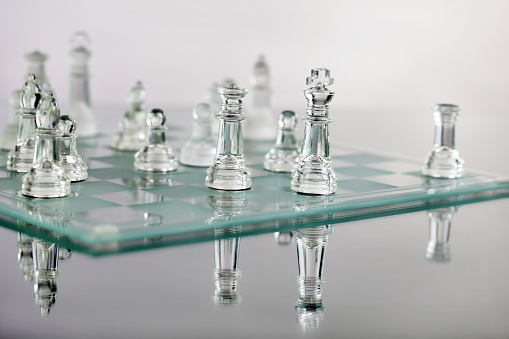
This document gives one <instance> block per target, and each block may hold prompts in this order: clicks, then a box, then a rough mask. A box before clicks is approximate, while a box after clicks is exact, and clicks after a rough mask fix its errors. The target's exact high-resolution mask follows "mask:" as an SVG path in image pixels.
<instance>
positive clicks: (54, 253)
mask: <svg viewBox="0 0 509 339" xmlns="http://www.w3.org/2000/svg"><path fill="white" fill-rule="evenodd" d="M32 253H33V265H34V270H33V273H32V274H33V276H34V298H35V304H36V305H37V306H38V307H39V308H40V310H41V315H42V316H47V315H49V312H50V309H51V307H53V305H55V302H56V299H57V277H58V275H59V274H60V271H59V270H58V261H59V246H58V245H57V244H54V243H51V242H47V241H43V240H40V239H33V241H32Z"/></svg>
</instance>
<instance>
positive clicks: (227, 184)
mask: <svg viewBox="0 0 509 339" xmlns="http://www.w3.org/2000/svg"><path fill="white" fill-rule="evenodd" d="M205 185H206V186H207V187H210V188H213V189H217V190H225V191H241V190H247V189H250V188H251V171H250V170H249V169H248V168H247V167H246V166H245V165H244V160H243V159H238V158H237V157H235V156H231V155H230V156H220V157H216V159H215V164H214V165H212V166H211V167H209V169H207V177H206V178H205Z"/></svg>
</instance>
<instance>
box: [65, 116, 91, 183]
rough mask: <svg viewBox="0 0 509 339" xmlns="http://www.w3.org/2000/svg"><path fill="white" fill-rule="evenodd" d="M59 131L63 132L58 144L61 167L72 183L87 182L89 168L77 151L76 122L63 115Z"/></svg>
mask: <svg viewBox="0 0 509 339" xmlns="http://www.w3.org/2000/svg"><path fill="white" fill-rule="evenodd" d="M58 129H59V130H60V132H61V135H60V137H59V144H58V150H59V154H60V167H62V169H63V170H64V172H65V175H66V176H67V177H68V178H69V179H70V180H71V182H78V181H83V180H85V179H86V178H88V172H87V169H88V167H87V165H86V164H85V162H84V161H83V159H82V158H81V156H80V155H79V154H78V151H77V150H76V122H75V121H74V120H72V119H71V118H70V117H69V116H68V115H62V116H61V117H60V122H59V123H58Z"/></svg>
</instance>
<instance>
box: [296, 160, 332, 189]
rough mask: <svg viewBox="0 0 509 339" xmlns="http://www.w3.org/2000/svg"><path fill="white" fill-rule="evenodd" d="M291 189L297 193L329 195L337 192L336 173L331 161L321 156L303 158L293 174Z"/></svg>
mask: <svg viewBox="0 0 509 339" xmlns="http://www.w3.org/2000/svg"><path fill="white" fill-rule="evenodd" d="M290 187H291V189H292V190H293V191H295V192H297V193H302V194H315V195H329V194H333V193H334V192H336V189H337V188H338V184H337V182H336V173H335V172H334V169H332V167H331V164H330V162H329V161H327V160H326V159H324V158H323V157H320V156H314V157H308V158H307V159H304V160H302V161H301V162H300V163H299V164H298V165H297V168H296V169H295V171H294V172H293V175H292V182H291V185H290Z"/></svg>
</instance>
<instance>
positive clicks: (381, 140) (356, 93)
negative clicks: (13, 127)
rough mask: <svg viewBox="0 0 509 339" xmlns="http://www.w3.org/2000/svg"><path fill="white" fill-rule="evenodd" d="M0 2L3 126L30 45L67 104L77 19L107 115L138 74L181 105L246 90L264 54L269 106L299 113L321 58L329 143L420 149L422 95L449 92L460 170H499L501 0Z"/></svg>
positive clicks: (503, 99) (507, 30)
mask: <svg viewBox="0 0 509 339" xmlns="http://www.w3.org/2000/svg"><path fill="white" fill-rule="evenodd" d="M0 9H1V10H0V27H1V29H0V42H1V45H0V46H1V48H0V74H1V76H0V103H3V104H2V106H1V107H3V108H2V111H3V112H2V114H3V115H2V116H3V117H4V118H2V120H1V121H0V127H3V125H5V123H6V118H7V111H8V104H7V100H8V97H9V94H10V92H11V91H12V90H13V89H16V88H20V86H21V84H22V83H23V77H24V75H25V73H26V61H25V60H24V59H23V55H24V54H25V53H27V52H30V51H32V50H34V49H39V50H41V51H43V52H45V53H48V54H49V56H50V58H49V60H48V62H47V65H46V71H47V75H48V77H49V80H50V81H51V84H52V86H53V87H54V89H55V91H56V92H57V95H58V97H59V98H60V100H61V107H62V110H63V111H64V112H65V109H66V101H67V100H66V98H67V94H68V93H67V92H68V88H67V87H68V76H67V75H68V72H69V63H68V55H67V53H68V48H69V47H68V41H69V38H70V37H71V35H72V33H73V32H74V31H76V30H85V31H87V32H88V33H89V36H90V37H91V39H92V42H93V45H92V46H93V56H92V59H91V63H90V72H91V74H92V79H91V95H92V100H93V105H94V107H96V108H98V109H99V108H104V107H115V109H112V111H111V115H112V117H110V118H113V119H116V116H118V115H119V114H121V112H122V110H123V109H124V107H125V98H126V95H127V93H128V91H129V89H130V88H131V87H132V86H133V84H134V82H135V81H136V80H142V81H143V82H144V84H145V85H146V87H147V90H148V106H149V107H154V106H160V107H162V108H164V109H166V110H169V111H171V109H172V108H174V107H180V108H185V109H188V110H191V108H192V106H194V105H195V104H196V103H198V102H200V101H203V100H204V96H205V92H206V90H207V89H208V87H209V86H210V85H211V84H212V82H214V81H220V80H222V79H223V78H225V77H233V78H234V79H236V81H237V83H238V84H239V86H241V87H249V77H250V74H251V71H252V67H253V64H254V63H255V61H256V59H257V57H258V56H259V55H260V54H264V55H265V56H266V59H267V61H268V63H269V66H270V67H271V76H272V88H273V93H274V95H273V98H272V101H273V104H274V107H275V114H277V112H278V111H279V110H281V109H293V110H295V111H296V112H297V113H299V114H300V115H302V114H303V113H304V110H305V105H306V101H305V99H304V97H303V94H302V90H303V89H304V88H305V87H306V86H305V78H306V77H307V76H308V75H309V72H310V69H311V68H313V67H327V68H329V69H330V70H331V73H332V76H333V77H334V78H335V81H336V82H335V84H334V85H333V87H332V88H334V89H335V91H336V96H335V98H334V99H333V101H332V103H331V115H332V116H333V117H334V118H335V122H334V123H333V124H332V125H331V138H332V139H333V140H334V141H335V142H341V143H346V144H352V145H360V146H363V147H367V148H370V149H375V150H379V151H383V152H388V153H393V154H399V155H402V156H405V157H411V158H414V159H422V158H423V157H424V155H425V154H426V153H427V151H428V150H429V148H430V147H431V146H432V138H433V122H432V115H431V106H432V105H433V104H434V103H438V102H447V103H455V104H459V105H461V106H462V109H463V111H462V116H461V117H460V121H459V122H458V128H457V147H458V150H459V151H460V154H461V155H462V157H463V158H464V159H465V161H466V165H467V169H472V168H476V169H478V168H480V169H483V170H488V171H492V172H497V173H502V174H504V173H507V174H509V161H508V160H507V158H508V157H507V146H508V145H509V136H508V133H507V129H508V127H509V118H508V110H509V67H508V62H509V37H508V36H509V20H508V17H509V1H399V0H397V1H280V0H274V1H178V2H177V1H174V2H172V1H83V2H75V1H44V2H43V1H29V0H24V1H3V2H2V3H1V5H0ZM113 115H115V116H113ZM106 118H108V117H106ZM106 118H105V119H106Z"/></svg>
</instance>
